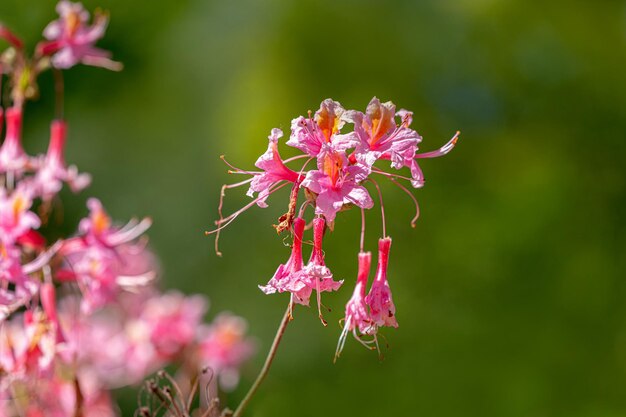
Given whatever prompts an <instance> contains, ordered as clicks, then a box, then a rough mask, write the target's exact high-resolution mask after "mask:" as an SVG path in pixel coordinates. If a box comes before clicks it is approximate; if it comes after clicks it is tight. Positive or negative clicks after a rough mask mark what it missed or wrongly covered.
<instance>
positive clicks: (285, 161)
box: [283, 155, 309, 164]
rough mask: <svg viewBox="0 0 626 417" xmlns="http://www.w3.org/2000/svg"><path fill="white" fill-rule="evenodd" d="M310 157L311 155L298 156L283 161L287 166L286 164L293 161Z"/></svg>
mask: <svg viewBox="0 0 626 417" xmlns="http://www.w3.org/2000/svg"><path fill="white" fill-rule="evenodd" d="M308 157H309V155H296V156H292V157H291V158H288V159H285V160H284V161H283V164H286V163H288V162H291V161H295V160H297V159H302V158H308Z"/></svg>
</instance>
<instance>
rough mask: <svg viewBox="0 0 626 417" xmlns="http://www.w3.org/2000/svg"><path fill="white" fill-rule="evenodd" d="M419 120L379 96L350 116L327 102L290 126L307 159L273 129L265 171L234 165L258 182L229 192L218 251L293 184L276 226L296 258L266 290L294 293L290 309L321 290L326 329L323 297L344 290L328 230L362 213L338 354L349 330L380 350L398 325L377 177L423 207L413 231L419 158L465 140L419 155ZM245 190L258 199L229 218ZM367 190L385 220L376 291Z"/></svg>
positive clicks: (420, 181)
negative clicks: (230, 228) (224, 239)
mask: <svg viewBox="0 0 626 417" xmlns="http://www.w3.org/2000/svg"><path fill="white" fill-rule="evenodd" d="M412 121H413V114H412V113H411V112H409V111H407V110H397V111H396V107H395V105H394V104H393V103H392V102H390V101H389V102H385V103H381V102H380V100H378V99H377V98H375V97H374V98H373V99H372V100H371V101H370V103H369V104H368V105H367V108H366V110H365V112H360V111H357V110H346V109H344V107H343V106H342V105H341V104H340V103H338V102H336V101H333V100H331V99H327V100H324V101H323V102H322V104H321V105H320V108H319V110H318V111H317V112H315V114H314V115H311V113H309V115H308V116H307V117H304V116H300V117H297V118H295V119H293V120H292V122H291V134H290V137H289V139H288V140H287V142H286V144H287V145H288V146H291V147H293V148H296V149H298V150H300V151H301V152H302V154H301V155H297V156H294V157H291V158H288V159H285V160H284V159H283V158H282V157H281V156H280V153H279V150H278V143H279V140H280V138H281V137H282V136H283V132H282V131H281V130H280V129H272V131H271V134H270V136H269V145H268V148H267V151H266V152H265V153H264V154H263V155H261V156H260V157H259V158H258V160H257V161H256V164H255V165H256V167H257V168H258V170H242V169H239V168H235V167H234V166H232V165H230V164H229V166H231V168H232V170H231V171H229V172H230V173H233V174H243V175H250V176H251V178H249V179H247V180H244V181H241V182H238V183H236V184H230V185H225V186H224V187H223V188H222V193H221V197H222V198H221V199H220V205H219V209H218V210H219V215H220V219H219V220H217V221H216V225H217V228H216V229H215V230H213V231H211V232H207V234H212V233H215V234H216V251H217V240H218V238H219V233H220V231H221V230H222V229H223V228H224V227H226V226H227V225H228V224H230V223H231V222H232V221H234V219H235V218H237V217H238V216H239V214H241V213H242V212H243V211H244V210H246V209H247V208H249V207H251V206H252V205H253V204H255V203H256V204H257V205H258V206H260V207H267V199H268V197H269V196H270V195H272V194H273V193H274V192H276V191H277V190H279V189H281V188H283V187H285V186H287V185H291V193H290V196H289V202H288V210H287V212H286V213H285V214H284V215H282V216H281V217H280V218H279V224H278V225H275V228H276V230H277V232H278V233H281V232H282V231H285V230H290V231H291V234H292V236H293V243H292V246H291V256H290V257H289V259H288V260H287V262H285V263H284V264H281V265H280V266H279V267H278V269H277V270H276V272H275V273H274V276H273V277H272V278H271V279H270V280H269V282H268V283H267V285H264V286H260V288H261V290H262V291H263V292H264V293H266V294H274V293H282V292H288V293H290V294H291V298H290V300H291V301H290V302H291V303H296V304H304V305H308V304H309V299H310V296H311V294H312V292H313V291H315V292H316V295H317V304H318V313H319V316H320V319H321V320H322V323H324V324H326V322H325V321H324V319H323V318H322V313H321V301H320V294H321V293H322V292H326V291H336V290H338V289H339V287H340V286H341V285H342V283H343V281H342V280H339V281H336V280H334V279H333V274H332V273H331V271H330V269H329V268H328V267H327V266H326V265H325V262H324V252H323V250H322V240H323V238H324V235H325V232H326V231H327V230H333V229H334V221H335V218H336V216H337V214H338V213H339V212H341V211H344V210H348V209H350V208H353V207H358V208H359V209H361V213H362V216H363V217H362V218H363V227H362V230H361V250H360V253H359V255H358V258H359V262H358V265H359V272H358V278H357V283H356V287H355V289H354V294H353V296H352V298H351V299H350V301H348V304H347V305H346V313H345V318H344V320H345V323H344V330H343V332H342V334H341V336H340V339H339V344H338V348H337V355H338V354H339V353H340V352H341V349H342V348H343V345H344V343H345V339H346V334H347V333H348V332H352V333H353V334H354V336H355V337H356V338H357V339H358V340H359V341H361V342H363V343H364V344H366V345H368V346H371V345H374V346H376V347H375V348H377V347H378V341H377V338H376V334H377V331H378V328H379V327H381V326H391V327H397V326H398V323H397V321H396V317H395V306H394V303H393V299H392V296H391V290H390V287H389V282H388V280H387V267H388V260H389V250H390V247H391V238H390V237H388V236H387V234H386V230H385V218H384V208H383V199H382V195H381V192H380V187H379V185H378V183H377V181H376V180H375V177H376V176H379V177H381V178H386V179H389V180H390V181H391V182H392V183H393V184H395V185H397V186H398V187H399V188H400V189H401V190H402V191H404V192H406V193H407V194H409V195H410V197H411V199H412V201H413V203H414V204H415V208H416V215H415V217H414V218H413V220H412V221H411V225H414V223H415V221H416V219H417V217H418V214H419V207H418V205H417V200H416V199H415V197H414V196H413V194H412V193H411V192H410V191H409V189H408V188H407V187H406V186H404V185H403V184H402V183H401V181H403V180H406V181H408V182H409V183H410V185H411V186H412V187H414V188H420V187H422V186H423V185H424V175H423V173H422V170H421V168H420V166H419V164H418V161H419V159H423V158H434V157H438V156H442V155H445V154H447V153H448V152H450V151H451V150H452V148H454V146H455V145H456V142H457V139H458V135H459V132H457V134H456V135H454V136H453V138H452V139H451V140H450V141H449V142H448V143H446V144H445V145H444V146H443V147H441V148H440V149H438V150H435V151H432V152H426V153H419V152H418V145H419V144H420V143H421V141H422V137H421V136H420V135H419V134H418V133H417V132H416V131H415V130H413V129H412V128H411V123H412ZM302 160H304V163H303V164H302V165H301V166H300V167H299V168H295V167H294V168H290V164H292V163H294V162H295V161H302ZM379 162H380V163H379ZM310 165H312V166H310ZM387 167H388V168H387ZM389 168H391V170H389ZM404 168H406V169H407V170H408V172H409V175H408V176H407V175H404V174H403V173H398V172H396V171H397V170H401V169H404ZM246 184H249V189H248V195H249V196H250V197H253V198H254V200H253V201H252V202H251V203H250V204H248V205H247V206H245V207H244V208H242V209H240V210H238V211H236V212H234V213H233V214H231V215H229V216H226V217H224V216H223V215H222V206H223V197H224V193H225V190H226V189H229V188H234V187H239V186H242V185H246ZM368 184H370V185H371V186H372V187H373V188H374V189H375V190H376V192H377V194H378V197H379V200H380V204H381V212H382V215H383V236H382V238H381V239H380V241H379V247H378V264H377V269H376V275H375V277H374V281H373V283H372V284H371V287H370V289H369V292H367V281H368V276H369V272H370V264H371V254H370V253H369V252H365V251H364V250H363V242H364V233H365V210H366V209H371V208H372V207H373V206H374V199H372V197H371V196H370V191H369V190H368V188H367V187H366V186H367V185H368ZM301 191H302V193H301ZM300 196H303V199H302V200H300V201H301V203H300V208H299V210H298V204H299V197H300ZM308 207H311V208H312V210H313V220H312V228H313V250H312V253H311V257H310V258H309V261H308V263H306V264H305V263H304V260H303V253H302V244H303V241H304V231H305V229H307V226H306V224H307V221H306V220H305V216H304V215H305V212H306V209H307V208H308ZM217 252H218V254H219V251H217ZM364 335H366V336H371V340H367V341H366V340H364V339H363V337H362V336H364Z"/></svg>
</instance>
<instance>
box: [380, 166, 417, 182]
mask: <svg viewBox="0 0 626 417" xmlns="http://www.w3.org/2000/svg"><path fill="white" fill-rule="evenodd" d="M372 174H380V175H384V176H385V177H389V178H400V179H403V180H407V181H413V178H409V177H405V176H404V175H400V174H392V173H390V172H385V171H381V170H380V169H378V168H374V167H372Z"/></svg>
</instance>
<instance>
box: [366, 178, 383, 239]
mask: <svg viewBox="0 0 626 417" xmlns="http://www.w3.org/2000/svg"><path fill="white" fill-rule="evenodd" d="M369 180H370V181H371V182H372V184H374V187H376V191H378V199H379V200H380V215H381V217H382V223H383V237H386V236H387V227H386V225H385V205H384V204H383V193H382V192H381V191H380V187H379V186H378V183H377V182H376V181H374V180H373V179H372V178H369Z"/></svg>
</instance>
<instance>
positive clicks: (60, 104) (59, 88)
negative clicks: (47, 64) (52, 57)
mask: <svg viewBox="0 0 626 417" xmlns="http://www.w3.org/2000/svg"><path fill="white" fill-rule="evenodd" d="M52 70H53V71H52V74H53V75H54V93H55V96H56V97H55V102H54V105H55V111H56V117H57V119H63V113H64V111H63V110H64V102H65V100H64V91H65V88H64V85H65V83H64V82H63V72H62V71H61V70H59V69H57V68H52Z"/></svg>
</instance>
